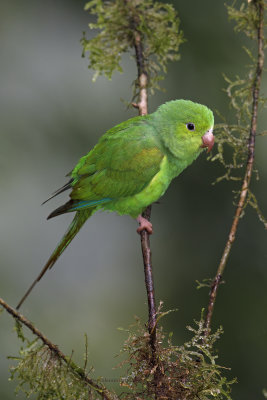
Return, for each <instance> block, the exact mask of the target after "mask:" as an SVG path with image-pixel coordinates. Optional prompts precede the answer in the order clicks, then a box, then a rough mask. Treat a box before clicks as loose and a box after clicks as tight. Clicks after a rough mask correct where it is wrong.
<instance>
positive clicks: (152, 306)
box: [125, 0, 157, 352]
mask: <svg viewBox="0 0 267 400" xmlns="http://www.w3.org/2000/svg"><path fill="white" fill-rule="evenodd" d="M125 3H126V5H127V6H128V7H129V10H130V11H132V10H133V8H134V5H133V3H132V0H125ZM130 14H132V13H130ZM133 14H134V13H133ZM130 24H131V27H132V29H133V45H134V49H135V59H136V64H137V71H138V86H139V102H138V103H133V107H135V108H137V109H138V112H139V115H147V113H148V96H147V83H148V74H147V71H146V66H145V57H144V49H143V43H142V37H141V34H140V32H139V31H138V16H137V15H136V14H134V16H132V17H131V19H130ZM151 208H152V207H151V205H150V206H148V207H147V208H146V210H145V211H144V212H143V214H142V215H143V217H144V218H146V219H147V220H148V221H150V217H151ZM141 247H142V254H143V261H144V272H145V284H146V291H147V301H148V317H149V320H148V330H149V333H150V339H151V347H152V352H154V351H155V348H156V322H157V319H156V314H157V310H156V302H155V291H154V281H153V274H152V261H151V249H150V240H149V234H148V233H147V231H146V230H143V231H142V232H141Z"/></svg>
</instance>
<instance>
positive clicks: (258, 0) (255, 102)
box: [205, 0, 264, 336]
mask: <svg viewBox="0 0 267 400" xmlns="http://www.w3.org/2000/svg"><path fill="white" fill-rule="evenodd" d="M254 6H255V7H257V12H258V21H259V22H258V28H257V33H258V57H257V68H256V74H255V79H254V83H253V86H252V116H251V125H250V134H249V140H248V158H247V164H246V171H245V175H244V179H243V183H242V188H241V192H240V197H239V201H238V205H237V207H236V211H235V215H234V219H233V223H232V226H231V229H230V232H229V235H228V240H227V242H226V245H225V248H224V251H223V254H222V258H221V261H220V264H219V267H218V270H217V273H216V276H215V279H214V281H213V284H212V286H211V291H210V298H209V304H208V311H207V315H206V321H205V328H206V331H205V334H206V336H208V335H209V333H210V327H211V318H212V314H213V310H214V305H215V300H216V296H217V291H218V287H219V283H220V281H221V278H222V275H223V273H224V270H225V267H226V264H227V260H228V257H229V254H230V251H231V249H232V245H233V243H234V241H235V236H236V231H237V227H238V223H239V220H240V217H241V214H242V211H243V209H244V206H245V202H246V198H247V195H248V189H249V184H250V180H251V176H252V172H253V164H254V159H255V137H256V130H257V118H258V106H259V91H260V83H261V77H262V72H263V65H264V2H263V1H262V0H254Z"/></svg>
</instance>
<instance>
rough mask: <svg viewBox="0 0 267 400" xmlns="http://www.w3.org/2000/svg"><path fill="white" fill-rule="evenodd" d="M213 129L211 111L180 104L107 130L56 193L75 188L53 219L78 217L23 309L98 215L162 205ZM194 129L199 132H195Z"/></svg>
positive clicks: (130, 212)
mask: <svg viewBox="0 0 267 400" xmlns="http://www.w3.org/2000/svg"><path fill="white" fill-rule="evenodd" d="M188 124H191V125H188ZM213 124H214V119H213V114H212V112H211V111H210V110H209V109H208V108H207V107H205V106H203V105H200V104H197V103H193V102H191V101H188V100H175V101H170V102H168V103H166V104H163V105H162V106H160V107H159V108H158V110H157V111H156V112H154V113H153V114H150V115H147V116H142V117H135V118H132V119H129V120H128V121H125V122H122V123H121V124H119V125H117V126H115V127H114V128H112V129H110V130H109V131H107V132H106V133H105V134H104V135H103V136H102V137H101V138H100V140H99V142H98V143H97V145H96V146H95V147H94V148H93V149H92V150H91V151H90V152H89V153H88V154H87V155H86V156H84V157H82V158H81V159H80V160H79V162H78V164H77V165H76V167H75V168H74V169H73V170H72V172H71V173H70V177H71V180H70V182H69V183H68V184H66V185H65V186H63V188H61V189H59V190H58V191H57V192H56V194H55V195H57V194H59V193H61V192H62V191H64V190H66V189H72V191H71V193H70V201H68V202H67V203H66V204H64V205H63V206H61V207H59V208H58V209H56V210H55V211H54V212H52V213H51V214H50V215H49V217H48V218H52V217H54V216H56V215H59V214H63V213H66V212H72V211H76V215H75V218H74V220H73V222H72V224H71V226H70V228H69V230H68V232H67V233H66V235H65V236H64V237H63V238H62V241H61V242H60V244H59V245H58V247H57V248H56V250H55V251H54V253H53V254H52V256H51V257H50V259H49V260H48V262H47V264H46V265H45V267H44V268H43V270H42V272H41V274H40V275H39V276H38V278H37V279H36V281H35V282H34V283H33V285H32V286H31V288H30V289H29V291H28V292H27V293H26V295H25V296H24V298H23V299H22V301H21V302H20V303H19V306H20V305H21V303H22V302H23V301H24V299H25V298H26V297H27V295H28V294H29V292H30V291H31V289H32V287H33V286H34V285H35V283H36V282H37V281H38V280H40V279H41V277H42V276H43V274H44V273H45V272H46V270H47V269H48V268H51V267H52V266H53V265H54V263H55V262H56V260H57V258H58V257H59V256H60V255H61V254H62V252H63V251H64V250H65V248H66V247H67V246H68V245H69V243H70V242H71V240H72V239H73V237H74V236H75V235H76V234H77V232H78V231H79V229H80V228H81V227H82V225H83V224H84V222H85V221H86V219H87V218H89V217H90V216H91V215H92V214H93V213H94V212H96V211H97V210H99V209H104V210H109V211H116V212H117V213H118V214H128V215H131V216H132V217H134V218H136V217H137V216H138V215H139V214H141V213H142V211H143V210H144V209H145V208H146V207H147V206H148V205H149V204H151V203H153V202H155V201H157V200H158V199H159V198H160V197H161V196H162V195H163V194H164V192H165V191H166V189H167V188H168V186H169V184H170V182H171V180H172V179H173V178H174V177H176V176H178V175H179V174H180V173H181V172H182V171H183V170H184V169H185V168H186V167H187V166H188V165H189V164H191V163H192V161H193V160H194V159H196V157H197V156H198V155H199V154H200V152H201V150H202V148H201V147H203V143H204V142H203V139H202V138H203V135H205V133H206V132H208V131H209V130H212V128H213ZM192 125H193V126H194V129H193V130H190V129H189V127H192ZM204 147H207V146H206V145H205V146H204Z"/></svg>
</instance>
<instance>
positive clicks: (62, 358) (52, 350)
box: [0, 298, 117, 400]
mask: <svg viewBox="0 0 267 400" xmlns="http://www.w3.org/2000/svg"><path fill="white" fill-rule="evenodd" d="M0 305H1V306H2V307H4V309H5V310H6V311H7V312H8V313H9V314H10V315H12V317H13V318H15V320H16V321H18V322H19V323H21V324H22V325H24V326H26V327H27V328H28V329H29V330H30V331H31V332H32V333H33V335H35V336H36V338H37V339H40V341H41V342H42V344H43V345H42V346H36V340H35V341H34V342H32V343H30V342H28V344H29V345H30V347H28V348H27V350H26V353H25V352H23V355H24V356H26V357H25V359H24V360H23V361H26V362H27V361H30V363H31V364H32V362H33V360H32V356H33V355H35V356H36V357H34V358H36V359H37V363H39V362H41V374H40V375H38V374H37V376H36V378H37V380H38V382H37V383H36V384H37V385H38V391H39V392H40V386H39V384H40V385H41V381H42V376H43V375H46V373H50V372H51V371H49V370H51V369H52V368H54V369H58V368H59V369H60V370H59V373H60V375H62V372H63V371H64V366H65V367H67V370H66V371H65V372H66V373H71V374H72V375H74V377H76V378H77V377H78V383H79V384H81V383H82V386H83V390H84V391H85V387H86V386H87V387H89V389H90V390H91V389H93V390H94V391H96V392H97V393H98V394H99V395H100V396H101V397H102V399H104V400H116V399H117V397H116V396H114V395H113V394H112V393H111V392H109V391H108V390H107V389H106V388H105V387H104V386H103V385H99V384H98V383H97V382H95V381H94V380H93V379H91V378H89V377H88V376H87V374H86V372H85V369H83V368H80V367H79V366H78V365H76V364H75V363H74V362H73V360H72V359H71V358H70V357H68V356H66V355H65V354H64V353H63V352H62V351H61V350H60V349H59V348H58V346H56V345H55V344H54V343H52V342H51V341H50V340H49V339H48V338H47V337H46V336H45V335H44V334H43V333H42V332H41V331H40V330H39V329H37V328H36V327H35V326H34V325H33V323H32V322H30V321H29V320H28V319H27V318H26V317H24V315H22V314H21V313H19V312H18V311H16V310H15V309H14V308H12V307H11V306H10V305H9V304H7V303H6V302H5V301H4V300H3V299H2V298H0ZM17 332H18V336H20V338H21V339H22V340H23V341H24V340H25V338H24V336H23V334H22V332H21V329H20V327H19V326H18V327H17ZM33 345H34V346H33ZM24 353H25V354H24ZM27 356H29V357H27ZM44 359H46V362H44ZM48 360H49V362H48ZM62 364H64V366H63V365H62ZM46 370H47V371H46ZM15 371H18V372H19V374H20V376H21V378H22V384H24V382H25V381H26V383H28V384H29V385H30V387H31V388H32V387H33V386H34V383H35V382H34V379H33V377H34V376H33V374H31V373H30V374H28V373H27V368H26V366H25V365H23V368H22V371H23V372H22V371H21V370H20V369H19V368H18V367H17V368H15ZM32 372H33V371H32ZM53 373H54V371H52V375H53ZM26 377H28V381H27V378H26ZM55 378H57V377H56V374H55V376H53V379H51V383H52V385H51V387H52V386H53V381H54V380H55ZM45 381H47V382H46V388H45V391H47V389H48V388H49V381H48V380H47V379H45ZM58 384H60V383H59V382H58ZM51 387H50V391H51ZM56 392H57V390H55V395H56ZM85 393H86V391H85ZM39 395H40V393H39ZM40 398H41V397H40ZM49 398H51V399H56V398H58V397H52V393H51V397H49ZM86 398H87V399H90V398H93V397H88V394H87V397H86Z"/></svg>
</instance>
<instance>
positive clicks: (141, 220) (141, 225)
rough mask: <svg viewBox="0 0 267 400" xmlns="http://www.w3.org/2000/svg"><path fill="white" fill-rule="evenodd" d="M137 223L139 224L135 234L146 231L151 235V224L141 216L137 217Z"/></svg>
mask: <svg viewBox="0 0 267 400" xmlns="http://www.w3.org/2000/svg"><path fill="white" fill-rule="evenodd" d="M137 222H138V223H139V227H138V228H137V230H136V232H137V233H141V232H142V231H143V230H146V231H147V233H148V234H149V235H151V234H152V233H153V228H152V224H151V222H149V221H148V220H147V219H146V218H144V217H142V215H141V214H140V215H138V217H137Z"/></svg>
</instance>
